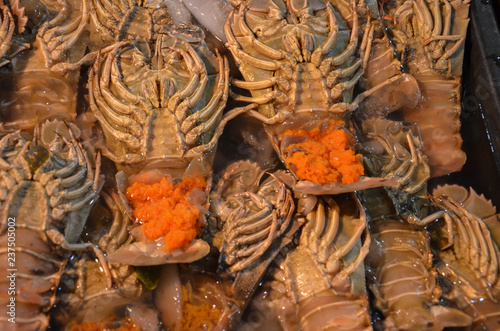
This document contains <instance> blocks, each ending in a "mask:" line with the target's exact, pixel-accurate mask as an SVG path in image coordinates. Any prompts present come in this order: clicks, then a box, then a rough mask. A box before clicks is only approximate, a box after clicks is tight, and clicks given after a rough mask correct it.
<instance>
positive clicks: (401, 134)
mask: <svg viewBox="0 0 500 331" xmlns="http://www.w3.org/2000/svg"><path fill="white" fill-rule="evenodd" d="M361 127H362V128H361V131H362V132H365V134H364V138H363V140H362V146H363V150H364V155H365V164H366V167H367V168H368V169H369V171H370V172H371V173H372V174H373V175H375V176H377V177H386V178H387V177H398V178H400V180H399V183H398V185H397V186H395V187H393V188H388V189H389V190H390V191H391V193H392V195H393V196H394V198H393V200H394V203H395V205H396V206H397V208H398V209H401V205H405V204H407V203H409V202H411V198H412V197H415V196H418V195H422V194H426V192H427V180H428V179H429V177H430V169H429V166H428V165H427V157H426V156H425V155H424V154H423V152H422V141H421V140H420V133H419V131H418V128H417V127H416V126H415V125H412V124H410V123H404V122H396V121H390V120H386V119H383V118H369V119H366V120H364V121H362V124H361Z"/></svg>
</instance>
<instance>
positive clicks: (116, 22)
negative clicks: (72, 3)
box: [84, 0, 189, 48]
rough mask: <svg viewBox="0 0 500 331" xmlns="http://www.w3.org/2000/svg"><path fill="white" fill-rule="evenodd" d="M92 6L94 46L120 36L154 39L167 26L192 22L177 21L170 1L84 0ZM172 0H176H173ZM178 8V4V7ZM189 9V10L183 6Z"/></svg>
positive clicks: (91, 33) (90, 10) (91, 19)
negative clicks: (172, 12) (172, 13)
mask: <svg viewBox="0 0 500 331" xmlns="http://www.w3.org/2000/svg"><path fill="white" fill-rule="evenodd" d="M84 2H85V3H86V6H87V7H88V8H89V14H90V22H91V24H92V27H93V29H91V30H90V36H91V37H90V38H91V42H92V44H93V47H96V48H102V47H103V46H107V45H110V44H113V43H114V42H116V41H119V40H125V39H134V38H137V37H139V38H144V39H145V40H148V41H150V40H153V39H156V38H157V37H158V33H161V32H162V31H163V32H164V30H163V29H164V28H165V27H169V26H171V25H172V24H174V23H175V24H176V25H180V24H181V23H184V24H187V23H189V22H188V20H187V18H189V16H187V15H186V16H185V20H184V21H179V20H178V19H177V21H174V18H173V17H172V16H173V15H171V14H170V11H171V10H170V9H174V8H171V7H172V5H170V4H169V2H168V1H140V0H132V1H123V0H111V1H109V0H108V1H103V0H84ZM172 2H173V1H172ZM175 9H177V7H175ZM184 10H185V11H186V12H187V10H186V9H184Z"/></svg>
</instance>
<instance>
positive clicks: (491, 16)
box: [430, 1, 500, 206]
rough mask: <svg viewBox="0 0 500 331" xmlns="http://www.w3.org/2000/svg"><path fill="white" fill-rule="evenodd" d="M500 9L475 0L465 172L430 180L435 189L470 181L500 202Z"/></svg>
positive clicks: (467, 62) (468, 55) (466, 86)
mask: <svg viewBox="0 0 500 331" xmlns="http://www.w3.org/2000/svg"><path fill="white" fill-rule="evenodd" d="M498 17H500V11H499V10H498V6H497V7H495V6H494V3H493V2H490V1H472V2H471V10H470V19H471V22H470V25H469V34H468V38H467V41H466V45H465V48H466V52H465V58H464V72H463V94H462V115H461V122H462V128H461V133H462V138H463V140H464V143H463V146H462V148H463V150H464V151H465V153H466V154H467V162H466V163H465V166H464V168H463V169H462V171H460V172H458V173H453V174H450V175H448V176H443V177H440V178H436V179H433V180H431V181H430V185H431V188H432V187H435V186H437V185H440V184H445V183H455V184H460V185H463V186H466V187H467V186H471V187H473V188H474V189H475V190H476V191H477V192H478V193H480V194H481V193H483V194H484V195H485V196H486V197H487V198H489V199H491V200H492V201H493V204H494V205H496V206H500V194H498V185H499V183H500V29H499V27H500V25H499V23H500V22H499V21H498Z"/></svg>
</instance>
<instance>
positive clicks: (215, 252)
mask: <svg viewBox="0 0 500 331" xmlns="http://www.w3.org/2000/svg"><path fill="white" fill-rule="evenodd" d="M290 180H291V181H292V182H293V178H292V177H291V176H290V175H289V174H286V173H285V172H283V171H277V172H274V173H271V174H266V171H265V170H264V169H262V168H261V167H260V166H259V165H258V164H256V163H254V162H250V161H239V162H235V163H233V164H231V165H229V166H228V167H227V168H226V169H224V171H223V173H222V175H221V176H220V179H219V181H218V184H217V185H216V187H215V188H214V190H213V191H212V192H211V195H210V200H211V201H212V203H211V205H210V210H211V212H212V215H213V217H211V218H210V219H209V220H208V226H207V227H206V232H205V233H204V235H203V239H206V240H207V241H208V242H210V243H211V244H212V246H213V249H212V252H211V254H209V255H208V256H207V258H205V259H204V260H200V261H197V262H196V263H194V264H192V265H191V266H190V267H184V268H179V270H177V267H175V266H170V265H169V266H165V267H164V268H165V269H164V270H162V272H163V271H165V273H166V272H167V270H169V271H168V273H169V275H170V276H167V275H165V276H164V277H166V278H165V279H167V278H168V280H167V281H163V280H162V282H161V283H160V285H159V288H160V292H161V293H162V294H163V295H161V296H160V295H159V293H158V292H157V296H156V302H157V305H158V306H160V307H162V308H161V309H160V311H161V312H162V320H163V322H164V323H165V324H166V325H167V327H169V328H170V329H172V330H185V329H189V328H188V327H187V326H188V325H191V326H192V327H193V328H195V326H193V325H194V324H186V323H194V322H203V323H205V324H204V325H205V327H207V325H209V326H210V325H211V326H213V327H214V326H218V327H219V328H221V329H235V328H236V327H237V325H238V322H239V320H240V318H241V315H242V314H243V312H244V310H245V308H246V306H247V305H248V303H249V301H250V299H251V298H252V296H253V294H254V292H255V290H256V289H257V287H258V286H259V284H260V282H261V281H262V279H263V278H264V277H265V275H266V273H267V269H268V266H269V265H270V263H272V261H273V259H274V258H275V257H276V255H277V254H278V253H279V251H280V250H281V249H282V248H283V247H284V246H285V245H287V244H289V243H290V242H291V240H292V237H293V234H294V233H295V232H296V231H297V230H298V228H299V227H300V226H301V225H302V223H301V222H299V221H297V219H296V218H295V217H292V216H293V211H294V210H295V203H294V200H293V197H292V193H291V191H290V189H289V188H288V185H287V184H285V183H286V182H289V181H290ZM210 261H212V262H210ZM200 267H201V268H202V269H201V273H199V274H198V272H197V270H199V268H200ZM189 269H191V270H189ZM175 284H177V285H175ZM181 287H184V288H186V291H181ZM174 293H177V294H174ZM202 295H204V296H205V298H207V301H208V302H210V303H212V305H211V307H212V308H210V306H206V304H204V303H203V301H201V303H202V305H200V297H201V296H202ZM179 298H180V299H179ZM182 302H184V304H182ZM197 305H198V308H199V309H201V310H202V311H209V312H210V314H208V313H207V314H205V313H203V316H205V317H207V318H208V316H210V318H208V319H206V320H203V319H201V320H198V319H196V318H193V317H192V316H191V318H192V319H193V320H194V321H189V319H187V320H186V317H187V316H189V314H192V309H191V308H192V307H196V306H197ZM173 307H177V308H176V309H174V308H173ZM190 307H191V308H190ZM199 327H201V326H199Z"/></svg>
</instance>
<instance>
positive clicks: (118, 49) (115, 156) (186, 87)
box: [89, 26, 253, 265]
mask: <svg viewBox="0 0 500 331" xmlns="http://www.w3.org/2000/svg"><path fill="white" fill-rule="evenodd" d="M152 48H153V49H154V50H152ZM228 89H229V67H228V64H227V59H225V58H223V57H222V56H220V55H219V54H213V53H212V52H211V51H210V50H209V49H208V46H207V45H206V44H205V43H204V41H203V32H202V31H201V30H200V29H197V28H196V27H188V26H186V27H184V28H178V29H177V28H173V30H172V31H171V33H168V34H161V35H159V37H158V39H157V40H155V41H153V42H151V43H148V42H145V41H140V40H125V41H120V42H117V43H116V44H114V45H113V47H112V50H111V51H110V52H108V53H107V54H106V56H104V57H103V58H101V57H99V58H98V59H97V60H96V63H95V65H94V67H93V68H92V71H91V73H90V75H89V93H90V100H89V101H90V108H91V110H92V112H93V114H94V116H95V117H96V119H97V120H98V123H99V124H100V127H101V128H102V131H103V133H104V143H103V144H102V146H101V148H102V150H103V153H104V155H106V156H107V157H108V158H110V159H111V160H113V161H114V162H116V163H117V164H118V166H119V167H120V169H123V172H120V173H119V175H118V177H117V184H118V189H119V194H120V196H121V197H122V198H123V205H124V207H125V210H126V211H127V212H128V214H129V215H130V217H132V218H133V219H134V220H136V218H137V216H136V215H133V213H134V210H135V209H137V208H135V207H134V208H132V207H131V202H130V201H129V200H127V198H126V195H127V193H126V191H127V189H128V188H130V187H131V186H132V185H133V183H134V182H137V183H138V185H141V184H145V183H146V182H147V183H148V184H151V185H155V184H159V182H161V181H162V180H163V178H169V181H170V182H172V183H174V184H175V185H177V184H178V183H179V181H180V180H181V179H182V177H184V178H186V177H196V178H200V180H203V181H205V183H207V184H208V183H209V182H210V181H209V180H208V179H209V178H210V176H211V167H212V162H213V157H214V153H215V149H216V147H217V141H218V138H219V136H220V135H221V134H222V129H223V127H224V125H225V124H226V123H227V121H229V120H230V119H231V118H234V117H235V116H237V115H238V114H241V113H242V112H245V111H247V110H248V109H249V108H251V107H253V106H252V105H250V106H247V107H244V108H235V109H233V110H231V111H230V112H228V113H226V114H223V113H222V112H223V110H224V107H225V105H226V101H227V96H228ZM148 172H149V173H148ZM137 173H142V174H143V176H142V177H141V176H136V177H134V178H133V180H132V178H131V177H130V175H132V174H137ZM152 178H156V179H155V180H152ZM182 180H184V179H182ZM200 183H201V182H200ZM200 185H201V184H200ZM163 187H165V186H163ZM208 187H209V186H208V185H205V187H204V188H203V189H202V190H203V191H206V189H208ZM199 189H200V188H198V189H197V191H199ZM199 196H201V195H200V194H199ZM129 198H132V195H130V194H129ZM202 198H203V199H205V200H203V201H199V203H198V206H201V205H205V204H206V202H207V201H206V195H205V196H204V197H202ZM186 208H188V209H191V210H192V209H193V208H194V207H192V206H188V207H186ZM133 209H134V210H133ZM193 215H194V214H193ZM193 217H194V218H195V219H196V218H198V216H197V215H194V216H193ZM202 219H203V215H200V221H199V222H196V223H197V224H198V225H203V220H202ZM159 226H163V225H159ZM141 231H142V230H141ZM155 231H156V229H155ZM166 231H167V232H170V233H172V232H171V231H170V230H169V229H166ZM166 235H167V233H163V234H160V235H156V234H155V235H152V237H154V238H152V237H148V242H149V243H150V245H152V246H154V247H156V248H158V245H157V244H156V243H155V242H154V241H151V240H155V239H158V238H162V239H160V240H163V239H164V240H165V244H167V242H168V241H169V239H167V237H165V236H166ZM190 242H191V245H190V247H191V248H189V247H188V250H189V249H190V250H189V251H186V252H184V253H181V252H176V253H174V252H173V250H174V248H168V247H166V246H165V244H164V245H163V246H162V247H160V251H158V250H157V251H156V252H155V253H154V254H153V253H152V252H151V251H150V249H147V250H146V249H145V247H143V246H142V245H146V243H145V242H144V240H140V241H138V242H136V243H134V244H133V245H129V246H127V247H126V248H125V247H124V250H121V251H117V252H115V253H113V255H112V256H110V258H111V259H113V260H114V261H116V262H122V263H131V264H137V263H139V264H142V265H144V264H162V263H165V262H170V263H175V262H192V261H193V260H195V259H198V258H200V257H202V256H203V255H205V254H207V253H208V250H209V248H208V245H207V244H206V243H204V242H203V241H201V240H194V241H191V240H190ZM180 246H181V247H182V246H183V245H180ZM188 246H189V245H188ZM154 247H150V248H151V249H153V248H154ZM163 247H165V251H164V252H161V249H162V248H163ZM176 248H180V247H175V249H176ZM130 250H132V251H133V252H135V253H134V254H128V253H127V252H129V253H130V252H132V251H130ZM146 251H149V253H146ZM137 254H142V255H144V254H147V255H148V257H149V258H148V257H145V256H143V257H142V258H141V257H140V255H137ZM172 254H173V255H172ZM179 254H180V255H179ZM153 255H154V258H152V257H153ZM118 256H120V257H118ZM122 257H123V258H125V259H126V260H121V258H122ZM150 258H151V259H150ZM116 259H118V260H116Z"/></svg>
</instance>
